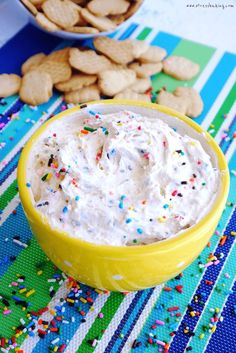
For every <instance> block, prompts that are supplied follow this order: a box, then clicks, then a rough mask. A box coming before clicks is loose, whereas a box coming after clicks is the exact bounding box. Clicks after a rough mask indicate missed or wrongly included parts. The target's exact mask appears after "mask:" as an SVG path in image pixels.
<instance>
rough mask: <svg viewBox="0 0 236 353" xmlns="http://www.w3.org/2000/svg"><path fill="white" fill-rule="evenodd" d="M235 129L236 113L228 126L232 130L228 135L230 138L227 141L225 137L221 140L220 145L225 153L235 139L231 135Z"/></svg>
mask: <svg viewBox="0 0 236 353" xmlns="http://www.w3.org/2000/svg"><path fill="white" fill-rule="evenodd" d="M235 129H236V115H235V116H234V119H233V120H232V122H231V124H230V126H229V128H228V130H229V131H230V133H229V136H228V138H229V140H228V141H226V139H223V140H221V142H220V147H221V149H222V151H223V152H224V153H226V152H227V151H228V149H229V147H230V145H231V142H232V140H233V137H232V136H231V134H232V133H233V132H234V130H235Z"/></svg>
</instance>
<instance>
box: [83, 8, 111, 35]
mask: <svg viewBox="0 0 236 353" xmlns="http://www.w3.org/2000/svg"><path fill="white" fill-rule="evenodd" d="M80 14H81V16H82V17H83V18H84V20H85V21H87V22H88V23H89V24H90V25H92V26H93V27H95V28H97V29H99V30H100V31H102V32H103V31H104V32H106V31H112V30H113V29H115V28H116V25H115V23H114V22H112V21H111V20H110V19H109V18H108V17H98V16H95V15H93V14H92V13H91V12H89V11H88V10H87V9H85V8H84V9H82V10H81V12H80Z"/></svg>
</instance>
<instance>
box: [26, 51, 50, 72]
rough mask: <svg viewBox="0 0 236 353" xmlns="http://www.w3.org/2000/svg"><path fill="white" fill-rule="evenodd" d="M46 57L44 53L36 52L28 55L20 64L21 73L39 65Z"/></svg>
mask: <svg viewBox="0 0 236 353" xmlns="http://www.w3.org/2000/svg"><path fill="white" fill-rule="evenodd" d="M45 58H46V55H45V54H44V53H38V54H35V55H32V56H30V57H29V58H28V59H27V60H26V61H25V62H24V63H23V65H22V66H21V72H22V75H24V74H26V72H28V71H30V70H33V69H35V68H36V67H37V66H39V65H40V64H41V63H42V61H43V60H44V59H45Z"/></svg>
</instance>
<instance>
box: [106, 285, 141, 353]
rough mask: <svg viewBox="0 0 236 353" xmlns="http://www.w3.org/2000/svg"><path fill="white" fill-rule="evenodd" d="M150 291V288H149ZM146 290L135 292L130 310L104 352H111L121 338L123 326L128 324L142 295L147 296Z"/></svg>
mask: <svg viewBox="0 0 236 353" xmlns="http://www.w3.org/2000/svg"><path fill="white" fill-rule="evenodd" d="M147 291H148V290H147ZM145 292H146V291H139V292H137V293H136V294H135V297H134V299H133V300H132V302H131V304H130V306H129V308H128V310H127V311H126V313H125V315H124V316H123V319H122V320H121V322H120V324H119V325H118V327H117V329H116V330H115V332H114V334H113V336H112V338H111V339H110V341H109V343H108V345H107V347H106V349H105V351H104V352H103V353H109V352H111V350H112V348H113V346H114V344H115V342H116V341H117V339H119V336H120V333H121V331H122V329H123V327H124V326H125V324H126V321H127V320H128V319H129V317H130V315H131V313H132V312H133V310H134V308H135V307H136V305H137V303H138V301H139V300H140V298H141V297H142V296H145Z"/></svg>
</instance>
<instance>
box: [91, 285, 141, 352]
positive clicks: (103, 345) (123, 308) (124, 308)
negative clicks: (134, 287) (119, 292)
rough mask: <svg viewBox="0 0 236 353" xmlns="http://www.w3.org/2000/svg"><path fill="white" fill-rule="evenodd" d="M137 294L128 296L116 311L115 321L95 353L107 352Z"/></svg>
mask: <svg viewBox="0 0 236 353" xmlns="http://www.w3.org/2000/svg"><path fill="white" fill-rule="evenodd" d="M136 293H137V292H133V293H129V294H126V296H125V298H124V300H123V301H122V303H121V304H120V306H119V308H118V310H117V311H116V313H115V315H114V316H113V319H112V320H111V322H110V324H109V326H108V327H107V329H106V331H105V333H104V335H103V336H102V339H101V341H100V342H99V344H98V345H97V348H96V349H95V351H94V353H101V352H104V351H105V349H106V346H107V345H108V343H109V341H110V339H111V338H112V336H113V335H114V332H115V330H116V329H117V326H118V325H119V323H120V321H121V320H122V318H123V316H124V314H125V313H126V311H127V309H128V307H129V306H130V304H131V302H132V300H133V299H134V297H135V295H136Z"/></svg>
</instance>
